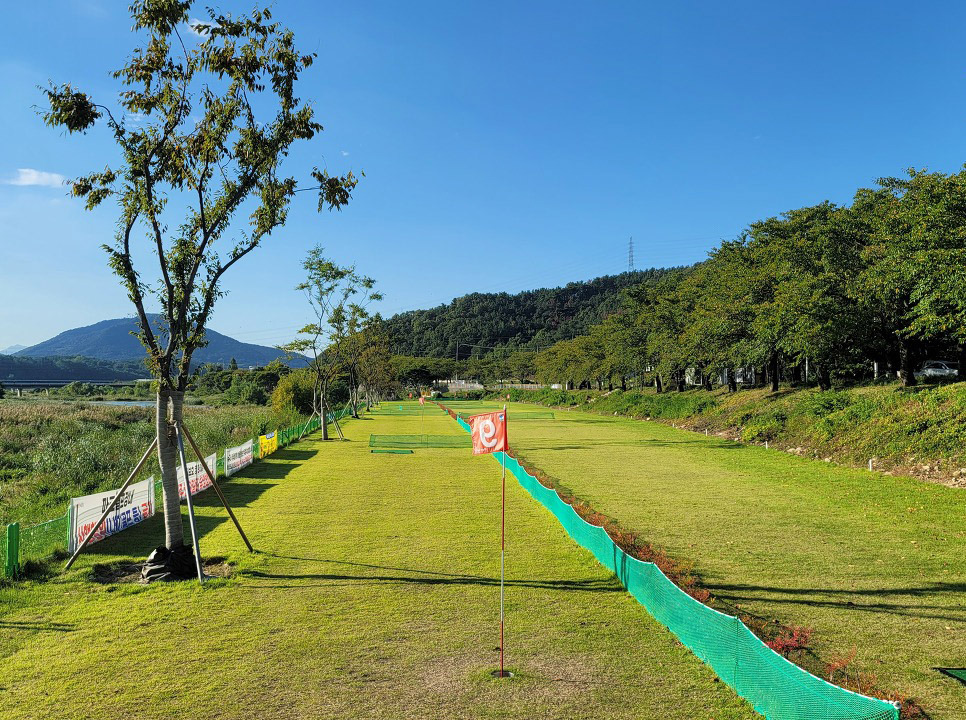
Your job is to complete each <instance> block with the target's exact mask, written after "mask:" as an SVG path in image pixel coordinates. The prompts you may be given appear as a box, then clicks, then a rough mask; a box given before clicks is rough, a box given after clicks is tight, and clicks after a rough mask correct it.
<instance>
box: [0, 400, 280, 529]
mask: <svg viewBox="0 0 966 720" xmlns="http://www.w3.org/2000/svg"><path fill="white" fill-rule="evenodd" d="M153 416H154V409H153V408H145V407H120V406H111V405H95V404H92V403H77V402H48V401H35V400H18V399H6V400H0V522H12V521H15V520H16V521H20V522H22V523H28V524H29V523H34V522H40V521H42V520H48V519H50V518H53V517H57V516H59V515H63V514H64V512H65V509H66V507H67V502H68V500H69V499H70V498H71V497H73V496H79V495H86V494H89V493H94V492H100V491H103V490H109V489H111V488H116V487H118V486H119V485H120V484H121V483H122V482H124V479H125V478H126V477H127V474H128V473H129V472H130V471H131V469H132V468H133V467H134V465H135V464H136V463H137V461H138V459H139V458H140V457H141V455H142V453H143V452H144V450H145V448H146V447H147V446H148V443H150V442H151V438H152V437H153V436H154V420H153ZM292 422H295V419H294V418H280V417H276V416H274V415H273V413H272V412H271V410H270V409H269V408H264V407H254V406H246V407H224V408H197V407H191V406H187V405H186V406H185V423H186V424H187V426H188V429H189V430H190V431H191V433H192V435H193V436H194V438H195V440H196V441H197V442H198V444H199V445H200V446H201V448H202V449H203V450H205V451H214V450H221V449H224V448H225V447H226V446H229V445H235V444H238V443H240V442H244V441H245V440H246V439H248V438H250V437H252V436H253V435H255V434H258V433H262V432H265V431H266V430H269V431H270V430H274V429H275V428H276V427H278V426H280V425H286V424H291V423H292ZM156 472H157V458H156V457H153V458H152V459H151V461H150V463H149V464H148V465H147V466H146V469H145V475H144V476H145V477H147V475H150V474H152V473H156Z"/></svg>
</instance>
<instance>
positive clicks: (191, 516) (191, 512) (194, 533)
mask: <svg viewBox="0 0 966 720" xmlns="http://www.w3.org/2000/svg"><path fill="white" fill-rule="evenodd" d="M174 432H175V435H177V436H178V455H179V456H180V457H181V472H182V473H183V474H184V496H185V499H186V500H187V501H188V524H189V525H190V526H191V541H192V542H193V543H194V548H193V549H194V551H195V568H197V570H198V582H199V583H202V584H204V582H205V572H204V570H202V569H201V544H200V543H199V542H198V528H197V527H196V526H195V504H194V501H192V499H191V481H190V480H189V479H188V460H187V458H185V454H184V441H183V440H182V439H181V426H180V425H175V426H174Z"/></svg>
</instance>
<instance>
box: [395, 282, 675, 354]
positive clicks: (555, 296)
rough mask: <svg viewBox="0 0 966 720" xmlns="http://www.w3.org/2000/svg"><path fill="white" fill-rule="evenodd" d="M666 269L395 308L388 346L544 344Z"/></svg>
mask: <svg viewBox="0 0 966 720" xmlns="http://www.w3.org/2000/svg"><path fill="white" fill-rule="evenodd" d="M666 272H668V271H667V270H666V269H657V268H652V269H650V270H637V271H634V272H625V273H621V274H620V275H605V276H604V277H599V278H595V279H594V280H588V281H586V282H573V283H569V284H567V285H565V286H564V287H559V288H543V289H540V290H526V291H524V292H521V293H517V294H515V295H511V294H509V293H472V294H470V295H463V296H462V297H458V298H456V299H455V300H453V301H452V302H451V303H449V304H447V305H440V306H438V307H435V308H431V309H429V310H410V311H408V312H404V313H399V314H398V315H394V316H393V317H391V318H389V320H388V321H387V323H388V326H389V333H390V338H391V342H392V350H393V352H395V353H397V354H399V355H418V356H431V357H449V358H455V357H456V346H457V343H459V344H460V349H459V356H460V357H467V356H469V355H470V354H472V353H474V352H475V353H476V354H485V353H487V352H489V350H488V348H491V347H499V346H504V345H506V346H509V347H514V348H529V349H537V348H540V347H546V346H548V345H552V344H553V343H555V342H557V341H558V340H566V339H569V338H572V337H574V336H576V335H580V334H582V333H585V332H587V329H588V328H589V327H590V326H591V325H595V324H597V323H599V322H600V321H601V320H602V319H603V318H604V316H605V315H607V313H609V312H612V311H613V310H615V309H616V308H617V307H618V305H619V304H620V291H621V290H624V289H625V288H629V287H633V286H635V285H640V284H641V283H646V282H654V281H656V280H657V279H658V278H660V277H661V276H662V275H664V274H665V273H666ZM470 345H477V346H482V347H477V348H472V347H470Z"/></svg>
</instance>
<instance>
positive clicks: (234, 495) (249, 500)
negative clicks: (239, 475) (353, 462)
mask: <svg viewBox="0 0 966 720" xmlns="http://www.w3.org/2000/svg"><path fill="white" fill-rule="evenodd" d="M291 467H293V466H290V465H281V464H278V463H265V464H263V465H261V466H260V467H259V471H260V472H259V479H262V478H270V477H273V474H272V472H273V471H272V468H278V469H280V470H281V469H285V468H288V469H291ZM285 474H287V473H280V474H278V475H277V476H278V477H284V476H285ZM251 479H252V478H245V481H244V482H234V481H231V482H225V481H224V480H221V481H219V485H220V486H221V489H222V491H223V492H224V493H225V497H226V498H227V499H228V504H229V505H230V506H231V508H232V510H237V509H238V508H241V507H247V506H249V505H251V504H253V503H254V502H255V500H257V499H258V498H259V497H260V496H261V495H262V494H263V493H264V492H265V491H266V490H268V489H269V488H273V487H275V485H276V484H277V483H270V482H251ZM192 499H193V500H194V505H195V510H196V511H197V510H203V509H205V510H206V509H209V508H213V509H214V511H215V512H214V513H212V514H208V513H198V512H196V513H195V528H196V529H197V531H198V540H199V543H200V544H201V554H202V557H204V556H205V545H204V539H205V538H206V537H207V536H208V535H209V534H210V533H211V532H212V531H213V530H214V529H215V528H217V527H219V526H220V525H222V524H224V523H226V522H230V519H229V517H228V513H227V512H226V511H225V508H224V507H223V506H222V504H221V501H220V500H219V499H218V495H217V494H216V493H215V491H214V490H211V489H209V490H206V491H204V492H202V493H200V494H198V495H194V496H193V497H192ZM181 518H182V521H183V523H184V533H185V542H186V543H190V542H191V529H190V527H189V525H188V506H187V505H186V504H185V503H182V504H181ZM239 522H242V528H244V527H245V524H244V522H243V521H241V520H239ZM238 542H239V544H240V545H241V547H244V543H243V542H242V540H241V538H240V537H239V538H238ZM252 543H253V544H255V543H256V540H255V539H252ZM163 544H164V514H163V512H162V511H161V509H160V508H158V509H157V511H156V512H155V515H154V517H152V518H149V519H148V520H145V521H144V522H142V523H139V524H137V525H135V526H134V527H131V528H128V529H127V530H125V531H124V532H120V533H118V534H117V535H111V536H110V537H108V538H105V539H104V540H101V541H100V542H97V543H94V544H93V545H89V546H88V547H87V548H85V550H84V554H85V555H112V556H119V555H120V556H125V557H134V558H142V559H143V558H145V557H147V556H148V555H149V554H150V553H151V551H152V550H154V549H155V548H156V547H158V546H159V545H163Z"/></svg>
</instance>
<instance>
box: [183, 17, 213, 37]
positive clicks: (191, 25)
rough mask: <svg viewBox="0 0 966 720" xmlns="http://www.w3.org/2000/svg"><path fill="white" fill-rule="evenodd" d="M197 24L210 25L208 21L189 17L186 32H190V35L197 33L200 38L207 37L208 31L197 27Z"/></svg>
mask: <svg viewBox="0 0 966 720" xmlns="http://www.w3.org/2000/svg"><path fill="white" fill-rule="evenodd" d="M199 25H210V23H206V22H204V21H203V20H199V19H198V18H191V19H190V20H188V32H190V33H191V34H192V35H197V36H198V37H200V38H205V37H208V32H207V31H205V30H201V29H199V27H198V26H199Z"/></svg>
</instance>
